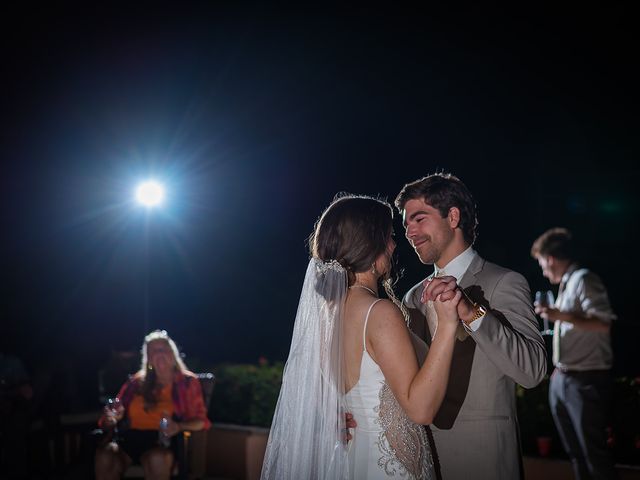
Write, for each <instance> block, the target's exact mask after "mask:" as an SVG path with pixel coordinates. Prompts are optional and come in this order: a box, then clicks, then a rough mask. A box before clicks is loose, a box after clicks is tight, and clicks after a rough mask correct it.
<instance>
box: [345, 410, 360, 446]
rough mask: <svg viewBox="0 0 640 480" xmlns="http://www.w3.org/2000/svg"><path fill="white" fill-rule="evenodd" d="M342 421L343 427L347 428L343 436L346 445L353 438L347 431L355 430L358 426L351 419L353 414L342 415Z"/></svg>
mask: <svg viewBox="0 0 640 480" xmlns="http://www.w3.org/2000/svg"><path fill="white" fill-rule="evenodd" d="M344 420H345V426H346V427H347V428H346V430H345V434H344V443H347V442H349V441H351V440H353V436H352V435H351V433H350V432H349V429H350V428H356V427H357V426H358V424H357V423H356V421H355V420H354V419H353V413H349V412H347V413H345V414H344Z"/></svg>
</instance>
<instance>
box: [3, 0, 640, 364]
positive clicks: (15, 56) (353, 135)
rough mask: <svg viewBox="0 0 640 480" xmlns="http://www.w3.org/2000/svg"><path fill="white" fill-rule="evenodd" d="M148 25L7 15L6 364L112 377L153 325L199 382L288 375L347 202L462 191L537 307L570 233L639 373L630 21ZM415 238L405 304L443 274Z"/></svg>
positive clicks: (638, 173)
mask: <svg viewBox="0 0 640 480" xmlns="http://www.w3.org/2000/svg"><path fill="white" fill-rule="evenodd" d="M134 3H135V4H136V6H135V7H132V6H131V5H128V6H127V7H126V8H120V9H117V8H115V7H108V6H103V7H99V8H97V7H95V6H91V7H90V9H89V7H85V8H86V10H83V9H77V8H73V9H71V8H66V9H65V8H61V7H59V6H57V7H56V8H55V9H54V8H51V9H42V10H38V9H36V8H33V9H32V10H29V11H26V10H23V11H13V10H6V7H2V8H3V9H5V10H4V11H3V12H2V14H1V15H2V18H3V19H4V23H5V24H7V25H12V26H13V28H12V29H11V30H9V29H3V33H2V64H3V70H4V73H3V75H2V78H1V87H2V88H1V93H0V99H1V102H2V104H1V111H2V130H1V135H2V136H1V139H2V140H1V143H0V149H1V150H0V158H1V159H2V170H1V172H2V175H1V179H0V182H1V183H0V187H1V191H0V202H1V209H2V210H1V212H2V222H3V228H2V237H1V241H2V247H3V248H2V260H1V261H2V264H1V265H0V267H1V268H2V272H3V274H2V278H3V282H4V283H5V286H4V288H3V289H2V291H3V295H2V301H1V304H0V307H1V310H0V314H1V318H2V328H3V333H2V337H3V344H5V347H6V345H7V344H11V347H6V348H10V349H12V350H14V351H17V352H19V353H20V354H21V355H22V356H23V357H25V359H27V361H29V362H35V361H36V360H35V359H37V358H49V355H51V354H52V355H57V354H59V353H60V352H64V353H66V354H67V355H68V356H70V357H72V358H73V359H76V360H77V361H78V362H79V363H83V364H85V365H98V364H100V362H103V361H104V360H105V358H106V357H107V355H108V352H109V350H110V348H138V347H139V345H140V343H141V340H142V336H143V333H144V317H145V305H147V304H148V315H149V317H148V318H149V324H150V326H151V327H153V328H155V327H163V328H166V329H167V330H168V331H169V333H170V334H171V335H172V336H173V337H174V338H175V339H176V340H177V341H178V343H179V344H181V345H182V347H183V348H184V350H185V352H186V353H187V354H188V359H189V358H197V359H200V360H201V361H202V362H205V363H212V362H218V361H225V360H231V361H255V360H256V359H257V358H258V356H260V355H265V356H267V357H268V358H270V359H285V357H286V354H287V351H288V344H289V339H290V333H291V328H292V324H293V320H294V316H295V310H296V306H297V299H298V293H299V289H300V287H301V280H302V278H303V275H304V269H305V266H306V263H307V261H308V255H307V251H306V244H305V239H306V237H307V236H308V235H309V233H310V231H311V229H312V226H313V223H314V221H315V220H316V218H317V216H318V215H319V214H320V212H321V210H322V209H323V208H324V207H325V206H326V205H327V204H328V203H329V202H330V201H331V199H332V197H333V195H334V194H335V193H337V192H339V191H350V192H354V193H364V194H372V195H381V196H384V197H387V198H388V199H389V200H393V198H394V197H395V195H396V194H397V192H398V191H399V189H400V188H401V187H402V185H403V184H404V183H405V182H408V181H412V180H414V179H416V178H419V177H421V176H424V175H426V174H428V173H431V172H433V171H435V170H443V169H444V170H447V171H452V172H453V173H455V174H457V175H458V176H460V177H461V178H462V180H463V181H465V183H467V185H468V186H469V187H470V189H471V190H472V191H473V192H474V194H475V196H476V199H477V201H478V203H479V206H480V237H479V240H478V242H477V245H476V247H477V250H478V251H479V252H480V253H481V254H482V255H483V256H485V257H486V258H487V259H489V260H492V261H494V262H497V263H500V264H502V265H504V266H507V267H510V268H513V269H515V270H518V271H520V272H521V273H523V274H524V275H525V276H526V277H527V278H528V280H529V282H530V283H531V286H532V289H534V290H535V289H539V288H546V283H545V281H544V279H543V278H542V276H541V275H540V273H539V271H538V268H537V265H536V263H535V262H534V261H533V260H532V259H531V258H529V254H528V252H529V247H530V244H531V242H532V241H533V240H534V239H535V238H536V236H537V235H538V234H540V233H541V232H542V231H544V230H545V229H546V228H549V227H552V226H557V225H564V226H567V227H569V228H571V229H573V230H574V233H575V235H576V237H577V238H578V240H579V242H580V243H581V246H582V252H583V259H584V261H585V263H587V264H588V265H589V266H591V267H592V268H593V269H594V270H596V271H597V272H598V273H600V274H601V276H602V277H603V278H604V279H605V281H606V283H607V285H608V286H609V289H610V296H611V298H612V302H613V304H614V308H615V309H616V310H617V311H618V313H619V315H620V323H619V326H618V327H617V332H616V339H615V342H616V348H617V355H618V365H617V368H618V370H619V371H628V372H631V371H633V372H632V373H637V372H638V370H639V369H640V368H639V365H638V360H637V359H636V358H635V357H636V356H635V355H633V351H634V348H633V345H634V344H635V342H633V343H632V340H635V339H634V338H632V337H634V336H635V337H636V338H637V336H638V334H639V333H640V329H639V328H638V316H637V313H636V312H637V307H636V305H635V304H636V303H637V302H634V298H633V295H634V294H635V288H632V274H631V272H632V270H633V269H634V268H635V266H636V265H637V261H636V258H637V255H636V254H635V252H636V248H635V245H632V242H633V240H634V239H635V238H637V236H638V233H639V232H638V230H639V229H638V223H639V222H638V220H637V216H638V213H639V210H640V209H639V202H638V194H637V193H636V192H637V185H638V184H639V181H640V169H639V167H638V166H637V163H636V161H637V158H638V154H639V153H640V148H639V145H638V131H639V130H638V127H639V125H638V115H637V107H638V102H637V100H638V85H640V82H639V81H638V80H639V78H638V74H637V73H636V72H635V70H636V69H635V68H634V67H636V64H637V46H638V34H637V27H636V22H635V21H634V19H635V17H634V16H632V15H631V12H630V5H631V2H629V3H628V4H626V5H628V7H627V6H625V4H619V5H617V6H616V5H613V6H612V5H607V6H600V7H584V6H582V7H580V9H571V10H568V9H567V10H565V11H562V10H558V9H557V8H556V9H553V10H551V9H548V10H535V9H534V7H533V6H530V8H531V9H530V10H528V11H515V10H506V9H505V10H486V9H483V8H480V7H479V6H475V7H473V8H471V9H466V10H463V9H460V10H457V11H453V10H451V11H435V10H433V11H430V12H417V11H415V12H414V11H410V10H404V11H392V10H373V9H356V8H351V9H345V8H344V7H343V8H341V9H340V10H336V11H334V12H328V11H327V10H322V11H321V10H319V9H316V10H305V11H302V10H297V11H294V10H284V9H280V10H276V9H268V8H266V7H256V6H246V5H245V6H243V7H240V6H237V5H235V6H230V5H231V4H229V5H228V6H227V5H225V4H222V5H218V6H212V5H209V4H208V2H202V3H189V2H178V3H176V2H174V5H173V6H172V7H171V8H169V7H166V8H165V7H162V6H159V4H157V3H154V4H149V6H150V8H146V7H144V6H143V4H141V3H138V2H134ZM151 6H152V7H151ZM9 32H12V33H9ZM150 174H154V175H156V176H158V177H160V178H163V179H164V180H165V181H166V182H167V184H168V188H169V195H170V198H169V202H168V205H167V208H166V209H164V210H163V211H158V212H154V213H153V214H152V215H150V216H148V217H146V216H145V214H144V213H143V212H141V211H140V210H139V209H137V208H135V207H134V206H133V205H132V204H131V202H130V198H131V194H132V189H133V186H134V185H135V182H136V181H137V180H138V179H141V178H144V177H146V176H148V175H150ZM397 226H398V234H399V238H400V248H399V249H398V252H399V261H400V263H401V264H402V265H403V266H405V268H406V272H405V275H404V277H403V278H402V280H401V281H400V283H399V285H398V292H399V293H403V292H404V291H405V290H406V289H407V288H408V287H409V286H410V285H412V284H413V283H415V282H416V281H418V280H419V279H420V278H422V277H423V276H425V275H426V274H427V273H428V270H427V269H425V267H423V266H421V265H420V264H419V262H418V261H417V259H416V258H415V255H414V254H413V253H412V251H411V250H410V249H409V248H408V245H407V244H406V242H404V241H403V240H402V233H401V231H400V223H399V221H398V225H397ZM145 292H147V293H145ZM145 299H148V301H147V300H145ZM56 358H57V357H56ZM188 359H187V360H188ZM634 362H635V363H634ZM187 363H188V361H187Z"/></svg>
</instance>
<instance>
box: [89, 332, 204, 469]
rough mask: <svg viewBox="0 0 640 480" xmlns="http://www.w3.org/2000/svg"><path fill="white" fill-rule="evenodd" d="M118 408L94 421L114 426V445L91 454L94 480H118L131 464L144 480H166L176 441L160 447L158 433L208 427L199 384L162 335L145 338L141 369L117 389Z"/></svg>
mask: <svg viewBox="0 0 640 480" xmlns="http://www.w3.org/2000/svg"><path fill="white" fill-rule="evenodd" d="M117 399H118V400H119V402H118V403H119V406H118V407H117V409H115V411H112V412H108V411H105V414H104V415H103V416H102V418H101V419H100V421H99V424H100V426H101V427H102V428H104V429H109V430H112V429H113V428H114V427H116V425H117V426H118V435H117V442H116V441H112V442H110V443H108V444H107V445H105V446H103V447H100V448H98V450H97V452H96V462H95V469H96V479H97V480H108V479H118V478H120V477H121V476H122V474H123V472H124V471H125V469H126V468H127V467H128V466H129V465H130V464H131V463H140V464H142V467H143V468H144V476H145V478H153V479H168V478H169V477H170V476H171V471H172V469H173V464H174V459H175V450H174V449H175V441H171V444H170V445H169V446H168V447H165V446H162V445H160V443H159V441H158V439H159V435H158V434H159V427H160V422H161V420H162V419H163V418H167V419H168V424H167V425H166V428H165V430H164V431H165V432H166V435H167V436H168V437H170V438H172V439H173V437H174V436H175V435H176V434H177V433H179V432H182V431H184V430H189V431H195V430H202V429H208V428H209V427H210V426H211V423H210V422H209V420H208V418H207V410H206V407H205V405H204V400H203V398H202V389H201V387H200V381H199V380H198V377H196V376H195V375H194V374H193V373H192V372H190V371H189V370H187V367H186V366H185V364H184V362H183V361H182V359H181V358H180V355H179V353H178V348H177V347H176V344H175V343H174V341H173V340H172V339H171V338H170V337H169V335H167V332H166V331H164V330H156V331H154V332H151V333H150V334H149V335H147V336H146V337H145V339H144V343H143V345H142V365H141V367H140V371H138V372H137V373H136V374H135V375H133V376H132V377H131V378H130V379H129V380H128V381H127V382H126V383H125V384H124V385H123V386H122V388H121V389H120V393H118V396H117Z"/></svg>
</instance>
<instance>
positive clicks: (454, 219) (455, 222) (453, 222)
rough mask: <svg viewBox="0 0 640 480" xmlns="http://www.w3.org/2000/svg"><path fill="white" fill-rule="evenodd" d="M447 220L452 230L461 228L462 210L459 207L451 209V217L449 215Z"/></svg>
mask: <svg viewBox="0 0 640 480" xmlns="http://www.w3.org/2000/svg"><path fill="white" fill-rule="evenodd" d="M447 220H448V221H449V225H450V226H451V228H457V227H458V226H460V209H459V208H458V207H451V208H450V209H449V215H447Z"/></svg>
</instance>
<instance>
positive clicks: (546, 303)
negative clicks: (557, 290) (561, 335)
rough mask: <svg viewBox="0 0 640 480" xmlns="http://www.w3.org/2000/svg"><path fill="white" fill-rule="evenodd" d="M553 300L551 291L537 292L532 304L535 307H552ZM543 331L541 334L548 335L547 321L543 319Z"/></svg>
mask: <svg viewBox="0 0 640 480" xmlns="http://www.w3.org/2000/svg"><path fill="white" fill-rule="evenodd" d="M554 302H555V299H554V298H553V292H552V291H551V290H546V291H543V290H538V291H537V292H536V298H535V300H534V301H533V304H534V305H535V306H536V307H551V306H553V304H554ZM542 322H543V330H542V333H546V334H548V333H549V319H547V318H543V319H542Z"/></svg>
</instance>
